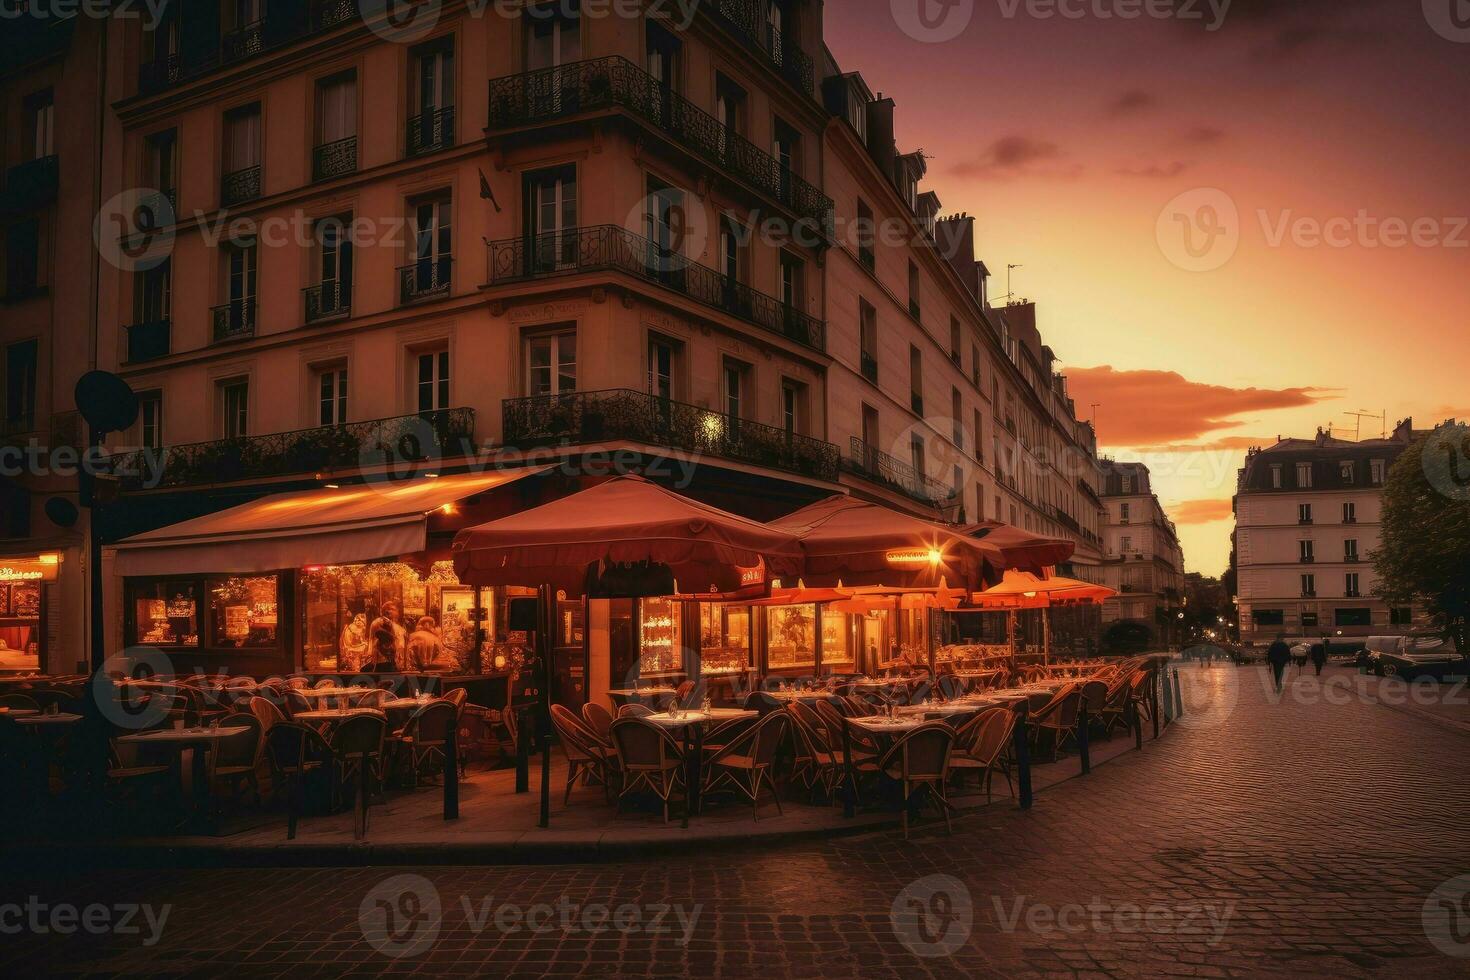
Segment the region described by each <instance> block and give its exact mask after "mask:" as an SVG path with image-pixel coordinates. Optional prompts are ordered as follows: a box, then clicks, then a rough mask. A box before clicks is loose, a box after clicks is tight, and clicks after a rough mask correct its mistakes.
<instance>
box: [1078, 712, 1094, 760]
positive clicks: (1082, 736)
mask: <svg viewBox="0 0 1470 980" xmlns="http://www.w3.org/2000/svg"><path fill="white" fill-rule="evenodd" d="M1087 739H1088V735H1087V702H1086V701H1085V700H1084V701H1083V702H1082V707H1081V708H1080V709H1079V710H1078V712H1077V757H1078V758H1079V759H1081V760H1082V775H1084V776H1085V775H1087V774H1088V773H1090V772H1092V754H1091V752H1090V751H1089V750H1088V744H1087Z"/></svg>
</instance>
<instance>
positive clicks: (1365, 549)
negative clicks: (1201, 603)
mask: <svg viewBox="0 0 1470 980" xmlns="http://www.w3.org/2000/svg"><path fill="white" fill-rule="evenodd" d="M1415 435H1416V433H1415V432H1414V431H1413V425H1412V420H1410V419H1404V420H1403V421H1401V422H1399V423H1398V425H1397V426H1396V427H1395V428H1394V430H1393V432H1392V434H1390V435H1389V436H1388V437H1387V438H1383V439H1364V440H1361V441H1357V442H1354V441H1352V440H1347V439H1338V438H1335V437H1334V436H1332V434H1331V433H1329V432H1325V431H1322V430H1318V432H1317V434H1316V436H1314V437H1313V438H1311V439H1279V440H1278V441H1277V442H1276V443H1275V444H1274V445H1272V446H1267V447H1262V448H1258V449H1252V450H1250V451H1249V452H1248V453H1246V458H1245V465H1244V466H1243V467H1241V469H1240V472H1239V474H1238V476H1237V480H1236V493H1235V501H1234V509H1235V568H1236V589H1237V593H1238V597H1239V614H1240V637H1241V641H1242V642H1245V643H1254V644H1265V643H1270V642H1271V641H1272V640H1274V639H1275V638H1276V636H1277V635H1278V634H1285V635H1287V636H1289V637H1320V636H1369V635H1381V634H1394V633H1405V632H1408V631H1410V630H1411V629H1414V628H1415V627H1420V626H1427V625H1428V619H1427V618H1426V614H1425V611H1424V610H1423V609H1422V608H1420V607H1417V606H1414V607H1409V606H1405V607H1390V606H1388V605H1387V604H1386V603H1385V602H1384V601H1383V600H1382V599H1380V598H1378V597H1377V596H1375V595H1374V594H1373V592H1374V588H1375V587H1376V585H1377V578H1376V576H1375V575H1374V573H1373V563H1372V557H1373V552H1374V551H1375V550H1376V549H1377V547H1378V544H1379V541H1380V533H1381V532H1380V526H1379V519H1380V515H1381V512H1382V494H1383V484H1384V481H1385V480H1386V478H1387V474H1388V468H1389V467H1390V466H1392V465H1393V463H1394V460H1396V459H1397V458H1398V457H1399V454H1400V453H1402V452H1403V451H1404V449H1405V448H1407V446H1408V444H1409V443H1410V442H1411V441H1412V440H1413V438H1414V436H1415Z"/></svg>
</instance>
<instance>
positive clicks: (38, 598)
mask: <svg viewBox="0 0 1470 980" xmlns="http://www.w3.org/2000/svg"><path fill="white" fill-rule="evenodd" d="M101 40H102V28H101V27H100V26H99V24H98V22H97V21H95V20H93V19H91V18H86V17H75V18H71V19H67V20H60V21H53V20H47V19H40V18H36V17H31V16H22V17H15V18H7V19H6V22H5V26H4V29H3V31H0V66H3V67H0V129H3V133H0V230H3V234H0V250H3V258H0V277H3V278H0V360H3V365H0V370H3V373H0V450H3V452H0V459H3V460H4V464H3V465H0V672H13V671H17V670H35V669H42V670H53V671H57V672H62V673H69V672H71V671H73V670H75V669H76V665H77V662H78V660H79V659H80V656H79V655H80V652H81V651H82V650H84V648H85V633H84V632H83V631H84V624H85V612H86V609H87V590H86V575H85V571H86V567H87V562H86V560H85V559H86V541H87V538H86V531H87V515H86V512H85V511H81V510H80V509H79V508H78V506H77V505H78V495H77V490H78V485H77V479H76V471H75V459H76V456H75V453H76V451H77V450H79V449H82V448H85V446H86V444H87V443H86V438H87V435H86V432H85V431H84V428H83V426H82V423H81V420H80V418H79V416H78V414H77V412H76V406H75V403H74V400H73V397H72V391H73V388H74V387H75V385H76V382H77V379H78V378H80V377H81V376H82V374H83V373H85V372H86V371H87V370H88V369H89V368H91V367H94V366H95V357H96V352H95V349H94V348H93V346H92V344H91V343H90V338H91V337H92V335H93V330H92V328H93V326H94V325H95V322H96V310H95V307H94V305H93V299H94V297H95V296H96V288H95V285H96V284H95V279H94V276H95V268H94V265H93V263H91V262H89V261H87V260H86V257H87V256H89V255H91V254H93V252H94V249H93V246H92V232H91V228H92V221H93V216H94V215H95V213H96V209H97V202H96V198H95V191H96V179H97V165H98V157H99V147H98V143H97V137H98V127H99V118H98V116H99V105H100V102H99V100H100V97H101V92H100V86H101V84H102V80H101V78H100V77H99V76H98V73H97V65H98V63H99V58H100V52H101V48H100V45H101Z"/></svg>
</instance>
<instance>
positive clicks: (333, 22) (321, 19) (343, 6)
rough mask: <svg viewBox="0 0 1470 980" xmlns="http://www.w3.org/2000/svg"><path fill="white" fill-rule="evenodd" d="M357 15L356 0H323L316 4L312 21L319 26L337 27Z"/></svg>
mask: <svg viewBox="0 0 1470 980" xmlns="http://www.w3.org/2000/svg"><path fill="white" fill-rule="evenodd" d="M356 16H357V3H356V2H355V0H323V2H321V3H318V4H317V6H316V11H315V12H314V13H313V15H312V22H313V23H314V24H315V25H316V26H317V27H318V28H322V29H325V28H328V27H336V26H337V25H338V24H341V23H343V22H344V21H349V20H351V19H352V18H354V17H356Z"/></svg>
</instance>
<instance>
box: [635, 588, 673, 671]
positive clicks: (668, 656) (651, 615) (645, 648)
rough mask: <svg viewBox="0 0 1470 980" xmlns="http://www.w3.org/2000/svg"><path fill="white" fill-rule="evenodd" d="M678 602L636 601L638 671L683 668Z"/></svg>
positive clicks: (669, 600)
mask: <svg viewBox="0 0 1470 980" xmlns="http://www.w3.org/2000/svg"><path fill="white" fill-rule="evenodd" d="M681 615H682V609H681V603H678V602H675V601H674V600H672V599H641V600H639V603H638V673H639V676H642V677H648V676H651V675H654V674H676V673H679V672H681V671H683V670H684V644H683V638H684V636H683V632H684V631H683V628H682V624H681V622H680V618H681Z"/></svg>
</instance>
